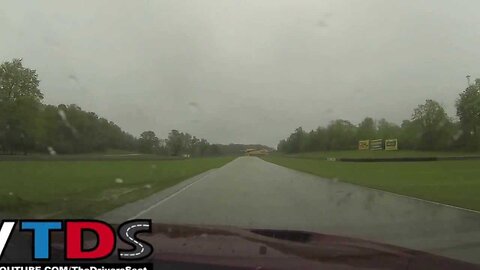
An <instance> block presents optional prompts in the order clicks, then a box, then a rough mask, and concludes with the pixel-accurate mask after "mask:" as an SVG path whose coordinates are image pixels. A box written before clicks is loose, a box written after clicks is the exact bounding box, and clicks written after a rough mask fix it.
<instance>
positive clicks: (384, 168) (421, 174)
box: [264, 152, 480, 211]
mask: <svg viewBox="0 0 480 270" xmlns="http://www.w3.org/2000/svg"><path fill="white" fill-rule="evenodd" d="M379 154H380V155H383V156H385V155H389V154H385V152H383V153H379ZM405 154H409V155H411V154H412V153H405V152H403V153H402V152H396V153H393V154H390V155H394V156H406V155H405ZM413 154H415V153H413ZM360 155H362V154H361V153H358V152H355V156H354V157H359V156H360ZM364 155H368V157H372V155H375V154H372V153H371V152H366V153H365V154H364ZM439 155H442V156H451V155H452V154H448V153H440V154H437V156H439ZM350 156H352V155H348V153H347V152H340V153H337V154H335V153H334V152H330V153H323V154H321V153H311V154H306V155H296V156H294V157H292V156H290V157H289V156H280V155H278V156H268V157H265V158H264V159H265V160H266V161H269V162H272V163H275V164H278V165H281V166H284V167H288V168H291V169H295V170H299V171H303V172H307V173H311V174H315V175H318V176H322V177H325V178H329V179H336V180H338V181H343V182H348V183H352V184H356V185H361V186H366V187H371V188H376V189H381V190H386V191H390V192H394V193H398V194H403V195H407V196H412V197H417V198H421V199H425V200H429V201H434V202H440V203H444V204H449V205H454V206H459V207H463V208H468V209H472V210H477V211H480V196H479V194H480V160H463V161H429V162H338V161H337V162H334V161H327V160H325V159H323V158H324V157H350ZM415 156H432V153H422V152H416V155H415ZM433 156H435V155H433Z"/></svg>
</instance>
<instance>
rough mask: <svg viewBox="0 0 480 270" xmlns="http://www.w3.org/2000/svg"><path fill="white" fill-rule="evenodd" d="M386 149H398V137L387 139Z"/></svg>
mask: <svg viewBox="0 0 480 270" xmlns="http://www.w3.org/2000/svg"><path fill="white" fill-rule="evenodd" d="M385 150H386V151H395V150H398V140H397V139H389V140H385Z"/></svg>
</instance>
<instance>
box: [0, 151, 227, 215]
mask: <svg viewBox="0 0 480 270" xmlns="http://www.w3.org/2000/svg"><path fill="white" fill-rule="evenodd" d="M232 159H233V158H231V157H222V158H204V159H187V160H148V161H146V160H130V161H127V160H122V161H2V162H0V185H1V188H0V214H3V215H14V216H17V215H18V216H21V217H69V218H72V217H77V218H78V217H81V218H87V217H94V216H96V215H98V214H100V213H103V212H105V211H107V210H110V209H113V208H115V207H118V206H120V205H122V204H125V203H128V202H131V201H135V200H137V199H140V198H143V197H145V196H148V195H151V194H153V193H154V192H157V191H159V190H162V189H164V188H167V187H169V186H172V185H175V184H177V183H179V182H181V181H182V180H185V179H187V178H190V177H192V176H194V175H196V174H199V173H201V172H204V171H206V170H209V169H212V168H217V167H220V166H222V165H224V164H226V163H227V162H229V161H231V160H232ZM116 179H121V180H116ZM118 181H120V182H121V183H117V182H118Z"/></svg>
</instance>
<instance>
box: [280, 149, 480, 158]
mask: <svg viewBox="0 0 480 270" xmlns="http://www.w3.org/2000/svg"><path fill="white" fill-rule="evenodd" d="M472 155H478V153H471V152H470V153H465V152H424V151H408V150H402V151H358V150H351V151H323V152H310V153H300V154H291V155H288V156H289V157H296V158H314V159H327V158H332V157H333V158H347V157H348V158H388V157H448V156H472Z"/></svg>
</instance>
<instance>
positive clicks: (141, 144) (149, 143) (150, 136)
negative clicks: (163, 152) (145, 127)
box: [138, 130, 160, 154]
mask: <svg viewBox="0 0 480 270" xmlns="http://www.w3.org/2000/svg"><path fill="white" fill-rule="evenodd" d="M159 143H160V140H159V139H158V138H157V136H156V135H155V132H153V131H151V130H150V131H144V132H142V134H140V139H138V148H139V149H138V150H139V151H140V152H141V153H147V154H152V153H155V152H156V150H157V149H158V147H159Z"/></svg>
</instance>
